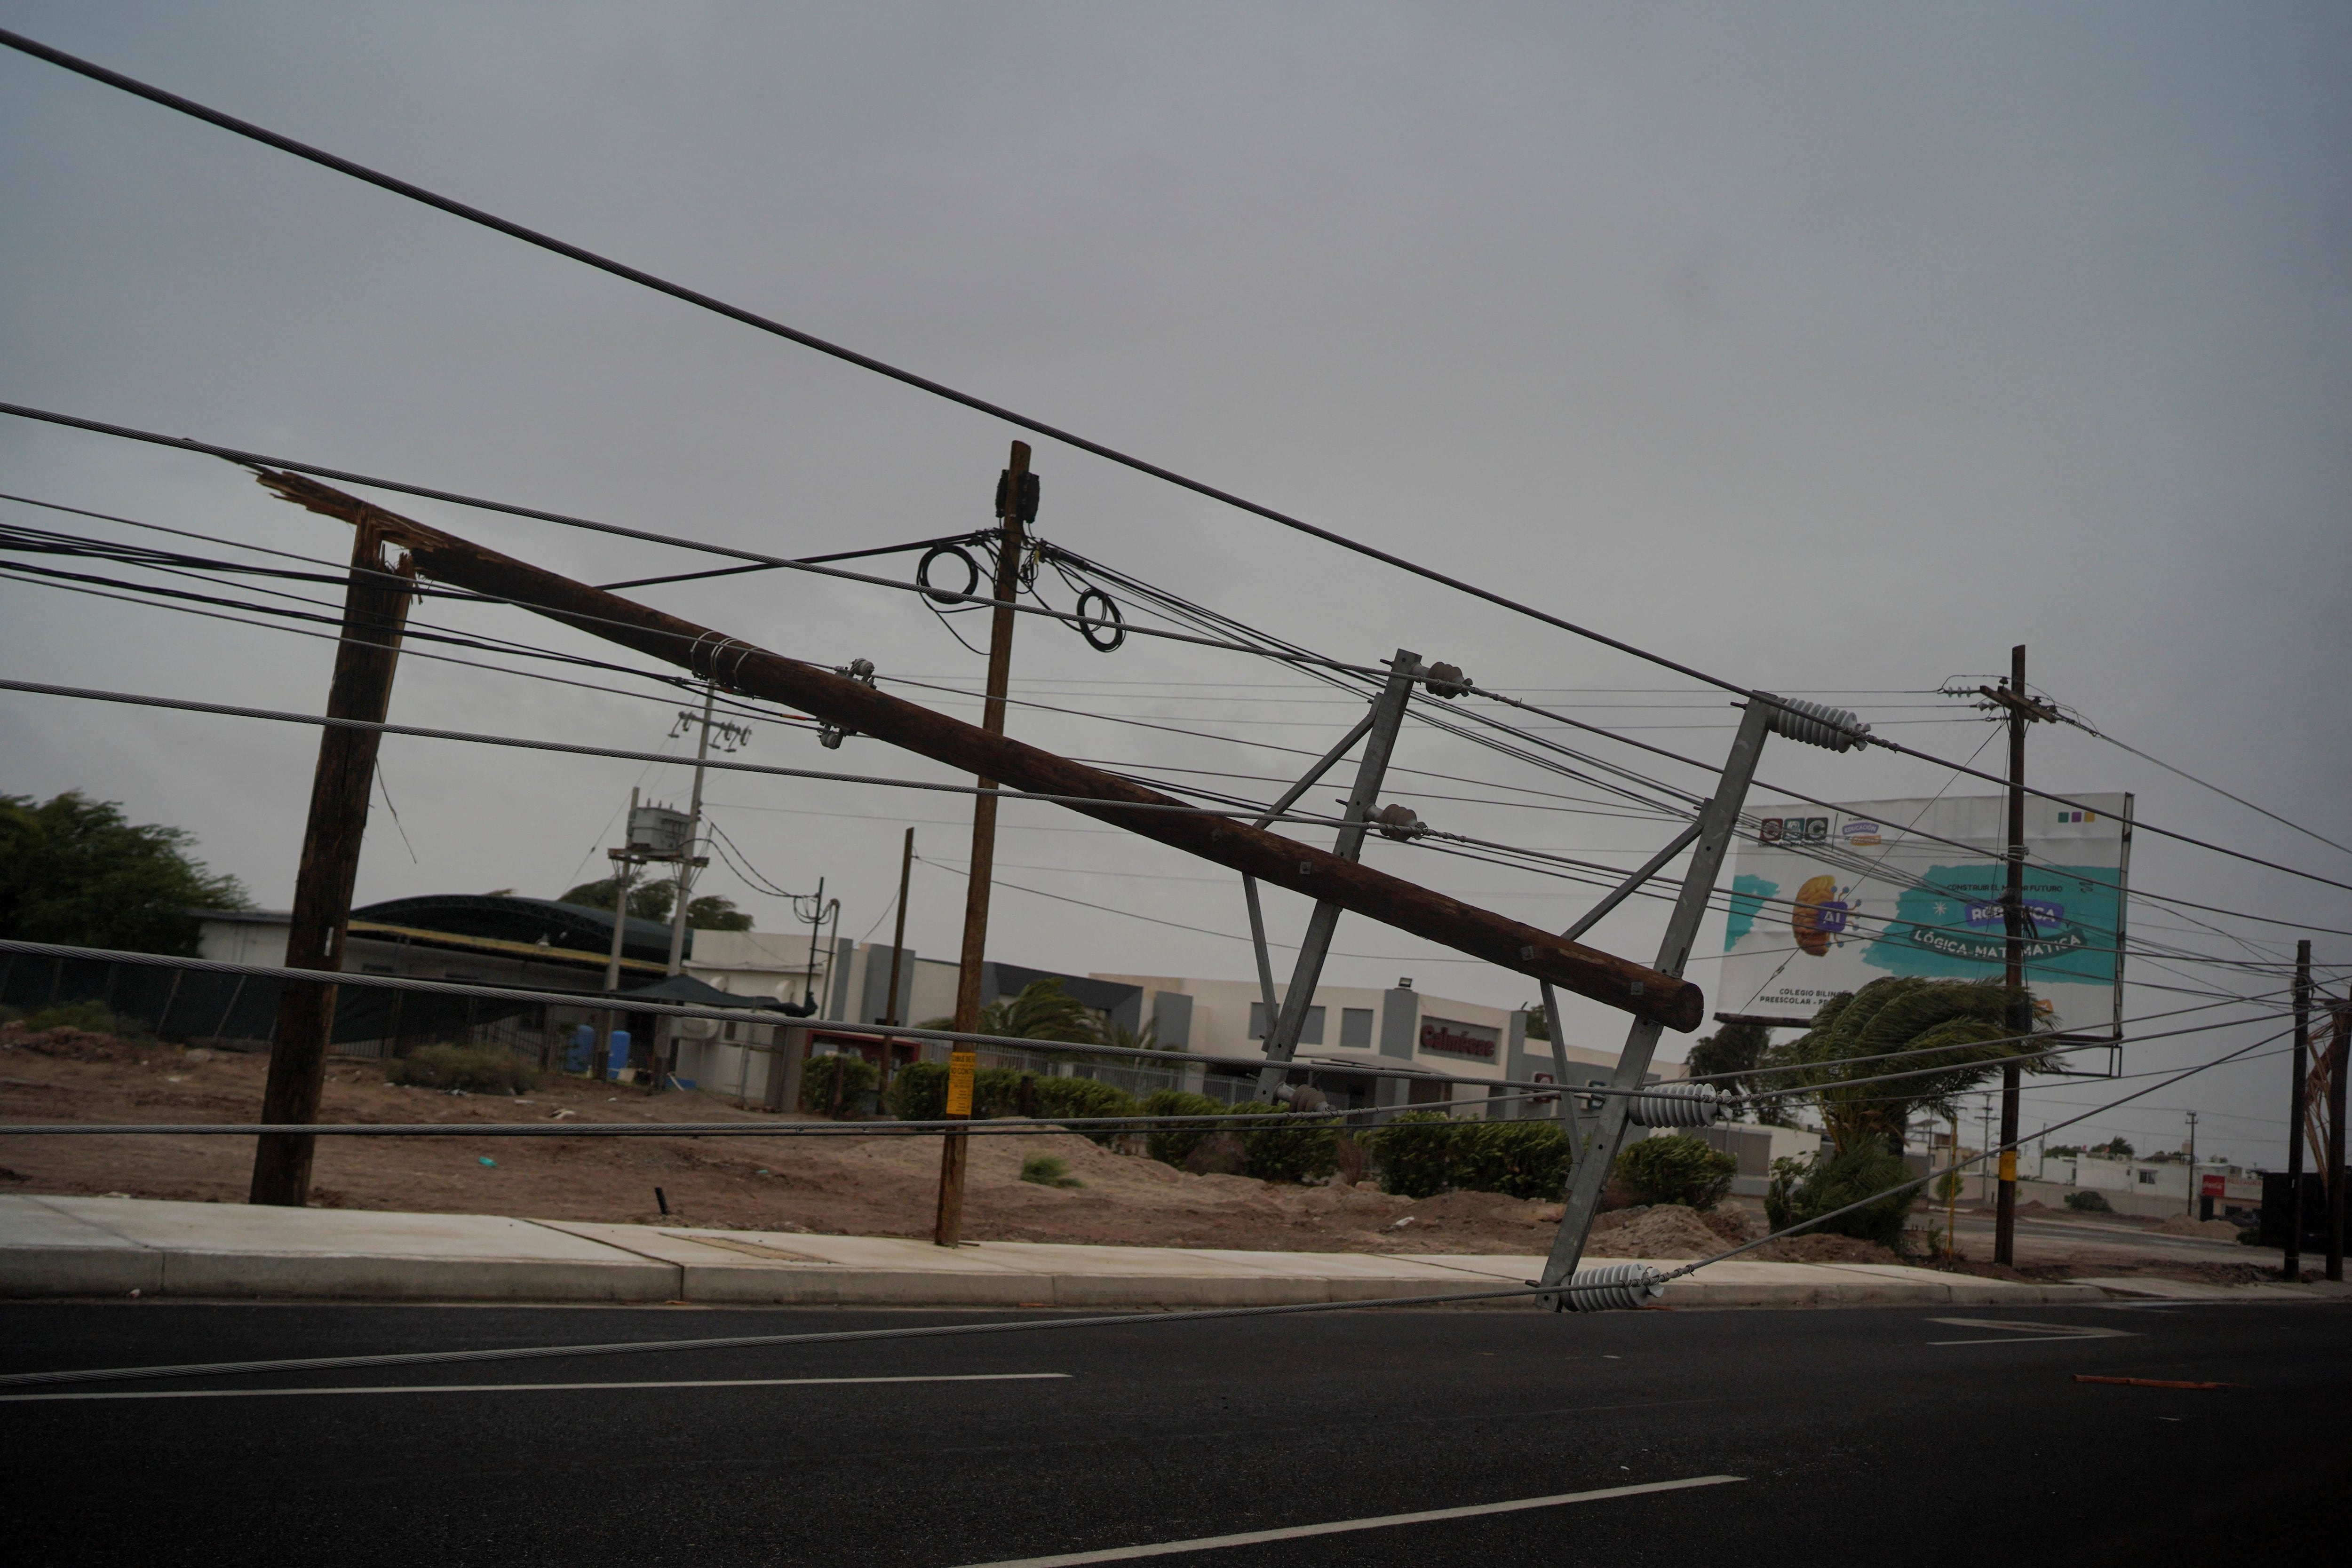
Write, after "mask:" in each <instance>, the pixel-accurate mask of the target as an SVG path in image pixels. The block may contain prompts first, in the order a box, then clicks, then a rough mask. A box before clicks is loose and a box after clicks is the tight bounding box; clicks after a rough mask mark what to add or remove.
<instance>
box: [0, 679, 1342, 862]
mask: <svg viewBox="0 0 2352 1568" xmlns="http://www.w3.org/2000/svg"><path fill="white" fill-rule="evenodd" d="M0 691H12V692H27V693H30V694H32V695H37V696H61V697H72V698H76V699H79V700H81V701H85V702H108V703H121V704H125V705H127V706H132V707H154V708H170V709H175V710H178V711H180V712H183V713H202V714H213V715H216V716H223V717H227V718H258V719H267V720H269V721H271V722H273V723H278V724H306V725H313V726H318V727H325V728H334V729H365V730H373V731H374V732H376V733H377V734H380V735H404V736H411V737H416V738H419V739H425V740H457V741H465V742H467V743H468V744H471V745H476V746H505V747H515V748H516V749H518V750H524V751H555V752H562V753H566V754H568V755H571V756H574V757H605V758H616V759H618V760H621V761H625V762H677V761H678V760H679V759H678V758H675V757H663V756H660V755H658V754H656V753H654V752H649V751H629V750H625V749H623V748H621V747H608V746H586V745H582V744H579V743H576V742H572V741H562V740H530V739H525V738H523V737H520V736H509V735H485V734H482V733H480V732H479V731H476V730H462V729H427V728H425V727H422V726H418V725H406V724H377V723H372V722H370V721H368V720H365V719H356V718H333V717H329V716H324V715H320V714H307V713H287V712H284V711H282V710H279V709H277V708H259V707H242V706H236V705H233V704H228V703H202V702H194V701H190V700H188V699H186V698H182V697H161V696H150V695H144V694H142V693H137V692H109V691H100V690H97V689H95V688H93V687H89V686H61V685H51V684H49V683H47V682H44V681H16V680H0ZM698 766H700V767H704V768H724V769H727V770H728V771H730V772H736V773H764V774H769V775H772V776H774V777H777V778H782V779H823V780H826V781H828V782H833V783H841V784H874V785H879V786H882V787H883V788H886V789H921V790H927V791H930V792H933V793H937V794H943V795H996V796H1000V797H1002V798H1003V799H1005V800H1037V801H1043V802H1045V803H1048V804H1051V805H1057V806H1084V807H1087V808H1088V809H1089V810H1092V809H1096V808H1100V809H1103V810H1118V811H1150V812H1154V813H1160V814H1174V815H1192V816H1203V817H1249V818H1253V819H1255V818H1256V817H1258V816H1259V814H1260V813H1259V811H1258V810H1256V809H1255V808H1253V807H1236V808H1225V807H1214V806H1183V805H1160V804H1158V803H1156V802H1151V801H1130V800H1104V799H1101V798H1099V797H1097V796H1093V795H1049V794H1041V793H1034V792H1032V791H1028V790H1023V789H982V788H981V787H979V786H977V785H972V784H942V783H934V782H932V781H930V780H929V779H892V778H887V777H883V776H879V775H876V774H869V773H834V772H828V771H825V770H823V769H819V768H780V767H777V766H775V765H774V764H772V763H765V762H737V761H732V760H722V759H720V758H709V759H708V760H706V761H703V762H701V763H699V764H698ZM1267 820H1268V821H1277V822H1306V823H1308V824H1311V825H1313V826H1316V827H1325V828H1335V827H1339V826H1340V825H1341V823H1340V821H1339V819H1338V818H1336V817H1317V816H1309V815H1303V814H1297V813H1292V814H1286V815H1284V816H1279V817H1274V818H1269V819H1267Z"/></svg>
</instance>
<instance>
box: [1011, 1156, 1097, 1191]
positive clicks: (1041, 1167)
mask: <svg viewBox="0 0 2352 1568" xmlns="http://www.w3.org/2000/svg"><path fill="white" fill-rule="evenodd" d="M1021 1179H1022V1180H1023V1181H1026V1182H1034V1183H1036V1184H1037V1185H1038V1186H1086V1185H1087V1184H1086V1183H1084V1182H1082V1181H1080V1180H1079V1179H1078V1178H1077V1177H1076V1176H1072V1175H1071V1174H1070V1163H1069V1162H1068V1161H1067V1160H1065V1159H1063V1158H1062V1157H1061V1156H1060V1155H1030V1156H1029V1157H1028V1158H1027V1159H1025V1160H1023V1161H1022V1162H1021Z"/></svg>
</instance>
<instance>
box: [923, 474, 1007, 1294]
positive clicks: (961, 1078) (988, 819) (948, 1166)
mask: <svg viewBox="0 0 2352 1568" xmlns="http://www.w3.org/2000/svg"><path fill="white" fill-rule="evenodd" d="M996 515H997V517H998V518H999V520H1000V531H999V533H998V535H997V539H996V585H995V590H994V596H995V599H996V608H995V609H994V610H992V611H991V612H989V623H988V696H987V701H986V703H985V705H984V706H982V710H981V717H980V727H982V729H984V730H986V731H987V732H988V733H989V734H991V735H1003V733H1004V694H1005V689H1006V687H1007V686H1008V685H1010V683H1011V676H1012V673H1013V596H1014V595H1015V594H1017V593H1019V592H1020V591H1021V551H1022V549H1023V545H1024V540H1023V538H1022V527H1023V525H1024V524H1025V523H1031V522H1034V521H1035V520H1036V518H1037V480H1036V477H1035V476H1034V475H1032V474H1031V473H1030V472H1029V444H1028V443H1027V442H1025V441H1016V442H1014V443H1013V458H1012V461H1011V463H1009V464H1008V465H1006V467H1005V470H1004V473H1003V476H1001V477H1000V478H999V479H998V480H997V482H996ZM980 787H981V788H982V789H994V788H995V787H996V780H995V779H985V778H984V779H981V780H980ZM995 872H996V797H995V796H993V795H976V796H974V797H972V802H971V875H970V876H969V877H968V878H966V879H965V883H964V894H963V951H962V953H961V955H960V956H959V958H958V960H957V968H956V1005H955V1025H954V1027H955V1028H957V1029H959V1030H964V1031H965V1032H967V1033H977V1032H978V1031H979V1029H980V988H981V975H982V967H983V965H984V963H985V961H986V957H987V947H988V894H989V885H990V883H992V881H994V879H995ZM898 907H899V909H900V910H901V911H904V910H905V908H906V905H905V904H903V903H901V904H899V906H898ZM892 1000H893V1002H894V1003H895V1002H896V1000H897V997H896V995H895V993H894V995H893V997H892ZM978 1060H979V1059H978V1057H977V1056H976V1055H975V1053H974V1052H973V1051H972V1049H971V1045H970V1044H969V1043H967V1042H965V1041H962V1040H958V1041H957V1042H956V1044H955V1046H954V1048H953V1049H952V1050H950V1051H949V1052H948V1105H947V1113H948V1114H949V1115H950V1116H954V1117H963V1116H969V1115H971V1080H972V1072H973V1069H974V1067H975V1066H976V1064H977V1062H978ZM969 1142H970V1140H969V1138H968V1137H967V1136H966V1134H962V1133H950V1134H947V1135H946V1136H945V1137H943V1138H941V1139H940V1205H939V1213H938V1215H937V1216H936V1218H934V1219H933V1220H932V1223H931V1241H932V1244H933V1245H935V1246H940V1247H952V1246H954V1245H955V1244H956V1243H957V1242H958V1241H959V1240H960V1239H961V1238H962V1236H963V1172H964V1157H965V1155H966V1154H967V1153H968V1152H969V1151H968V1145H969Z"/></svg>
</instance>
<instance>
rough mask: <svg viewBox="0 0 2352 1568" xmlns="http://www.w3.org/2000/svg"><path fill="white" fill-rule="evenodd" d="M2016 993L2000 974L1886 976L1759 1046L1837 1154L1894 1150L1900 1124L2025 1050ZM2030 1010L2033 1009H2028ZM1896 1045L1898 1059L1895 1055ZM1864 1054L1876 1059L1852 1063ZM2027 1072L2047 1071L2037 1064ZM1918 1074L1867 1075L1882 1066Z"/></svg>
mask: <svg viewBox="0 0 2352 1568" xmlns="http://www.w3.org/2000/svg"><path fill="white" fill-rule="evenodd" d="M2019 999H2020V997H2019V993H2017V992H2014V991H2011V989H2010V988H2008V987H2006V986H2004V985H2002V984H2000V982H1999V981H1996V980H1925V979H1916V978H1910V977H1892V976H1890V977H1887V978H1885V979H1883V980H1873V981H1871V982H1870V984H1868V985H1866V986H1864V987H1863V988H1862V989H1860V990H1858V991H1849V992H1847V993H1845V994H1844V995H1842V996H1837V997H1832V998H1831V999H1830V1000H1829V1001H1828V1002H1827V1003H1825V1004H1823V1006H1822V1009H1821V1011H1819V1012H1817V1013H1815V1014H1814V1015H1813V1021H1812V1027H1811V1028H1810V1029H1808V1030H1806V1031H1805V1032H1804V1033H1803V1034H1802V1035H1801V1036H1799V1037H1798V1038H1797V1039H1795V1040H1790V1042H1789V1043H1788V1044H1786V1045H1780V1046H1774V1047H1773V1048H1772V1049H1770V1050H1769V1051H1766V1052H1765V1053H1764V1061H1763V1062H1762V1063H1761V1065H1762V1066H1763V1067H1765V1068H1767V1069H1770V1068H1786V1069H1790V1071H1786V1072H1776V1073H1774V1074H1773V1075H1772V1076H1773V1079H1774V1081H1775V1082H1776V1083H1789V1082H1790V1081H1791V1080H1793V1081H1794V1082H1793V1083H1791V1084H1790V1087H1793V1088H1797V1089H1801V1090H1802V1091H1807V1092H1811V1094H1812V1096H1813V1099H1814V1101H1815V1102H1816V1103H1818V1104H1819V1105H1820V1107H1821V1113H1822V1127H1823V1128H1824V1129H1825V1130H1826V1131H1827V1132H1828V1134H1829V1136H1830V1142H1831V1145H1832V1147H1833V1148H1834V1149H1835V1151H1836V1152H1837V1153H1838V1154H1840V1155H1843V1154H1846V1153H1848V1152H1849V1151H1853V1150H1857V1149H1862V1148H1882V1149H1893V1148H1898V1147H1900V1144H1901V1139H1902V1136H1903V1128H1904V1126H1905V1124H1906V1123H1908V1122H1909V1121H1910V1119H1911V1118H1912V1116H1914V1115H1915V1114H1916V1113H1918V1112H1920V1111H1922V1110H1930V1111H1934V1112H1936V1113H1937V1114H1939V1115H1943V1114H1948V1113H1950V1111H1951V1108H1952V1102H1953V1100H1954V1099H1955V1098H1956V1097H1957V1096H1958V1095H1960V1094H1962V1093H1965V1092H1968V1091H1969V1090H1970V1089H1973V1088H1975V1087H1976V1086H1977V1085H1979V1083H1981V1082H1984V1081H1985V1079H1987V1078H1988V1077H1990V1075H1991V1074H1992V1073H1993V1072H1994V1071H1996V1070H1997V1069H1998V1068H1999V1067H2000V1063H2001V1062H2002V1061H2004V1060H2006V1059H2007V1058H2009V1057H2012V1056H2022V1055H2027V1054H2030V1053H2031V1052H2032V1051H2034V1050H2035V1049H2036V1048H2035V1044H2034V1042H2033V1041H2032V1040H2030V1039H2025V1040H2021V1039H2017V1038H2014V1031H2013V1030H2011V1027H2010V1024H2009V1019H2010V1018H2011V1016H2012V1015H2011V1007H2012V1005H2013V1004H2014V1003H2015V1002H2016V1001H2017V1000H2019ZM2027 1010H2028V1012H2029V1016H2030V1009H2027ZM1895 1052H1901V1053H1903V1054H1902V1055H1900V1056H1895V1055H1894V1054H1893V1053H1895ZM1863 1057H1869V1058H1875V1059H1878V1060H1873V1061H1857V1060H1855V1059H1857V1058H1863ZM2027 1066H2028V1070H2029V1071H2047V1069H2046V1068H2045V1067H2044V1066H2043V1065H2042V1063H2041V1062H2038V1061H2037V1062H2032V1063H2028V1064H2027ZM1922 1069H1931V1070H1932V1071H1927V1072H1925V1073H1923V1074H1922V1075H1921V1076H1918V1077H1906V1078H1898V1079H1895V1080H1894V1081H1893V1082H1864V1081H1866V1080H1871V1079H1878V1078H1884V1077H1885V1075H1886V1074H1888V1073H1895V1072H1917V1071H1920V1070H1922Z"/></svg>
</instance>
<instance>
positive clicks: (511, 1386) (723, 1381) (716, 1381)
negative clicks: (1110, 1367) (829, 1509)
mask: <svg viewBox="0 0 2352 1568" xmlns="http://www.w3.org/2000/svg"><path fill="white" fill-rule="evenodd" d="M1069 1375H1070V1374H1069V1373H1066V1372H965V1373H952V1374H941V1375H939V1376H936V1377H703V1378H679V1379H675V1380H672V1381H669V1382H664V1383H407V1384H400V1383H383V1384H373V1385H360V1386H357V1387H352V1388H133V1389H129V1390H125V1391H123V1392H121V1393H105V1394H0V1404H6V1405H29V1404H34V1403H37V1402H40V1401H57V1400H65V1399H285V1398H293V1397H299V1396H303V1395H318V1394H547V1393H552V1392H557V1391H561V1390H563V1389H571V1388H814V1387H821V1386H830V1385H837V1384H845V1383H1026V1382H1032V1381H1034V1380H1036V1379H1038V1378H1045V1377H1068V1376H1069Z"/></svg>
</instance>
